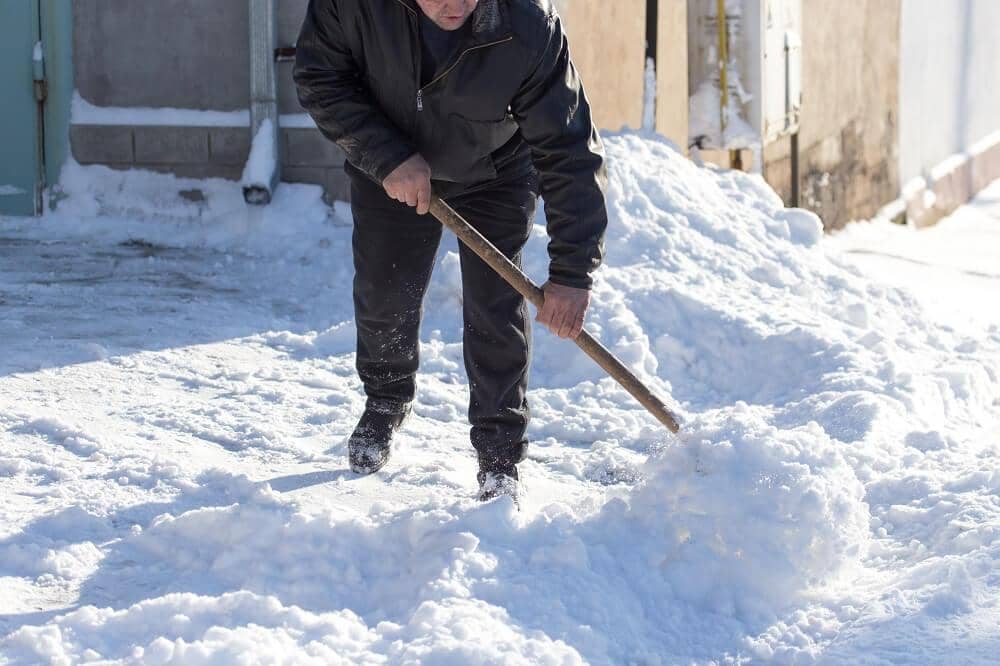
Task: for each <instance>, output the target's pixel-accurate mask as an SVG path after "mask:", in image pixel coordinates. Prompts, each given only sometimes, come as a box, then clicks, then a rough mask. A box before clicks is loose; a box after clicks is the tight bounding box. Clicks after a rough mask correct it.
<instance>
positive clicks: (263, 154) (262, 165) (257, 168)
mask: <svg viewBox="0 0 1000 666" xmlns="http://www.w3.org/2000/svg"><path fill="white" fill-rule="evenodd" d="M276 145H277V141H275V140H274V125H273V124H272V123H271V119H270V118H265V119H264V120H263V121H262V122H261V124H260V127H259V128H257V134H255V135H254V138H253V142H252V143H251V144H250V155H249V157H248V158H247V163H246V166H244V167H243V178H242V180H241V183H242V185H243V187H262V188H265V189H268V190H269V189H270V188H271V179H272V178H273V177H274V170H275V169H276V168H277V160H276V159H275V154H274V147H275V146H276Z"/></svg>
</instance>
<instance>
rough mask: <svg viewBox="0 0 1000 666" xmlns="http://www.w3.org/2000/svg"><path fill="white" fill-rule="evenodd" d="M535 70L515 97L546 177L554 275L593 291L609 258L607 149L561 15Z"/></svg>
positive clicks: (549, 26) (517, 115)
mask: <svg viewBox="0 0 1000 666" xmlns="http://www.w3.org/2000/svg"><path fill="white" fill-rule="evenodd" d="M540 43H541V44H542V45H543V46H542V51H541V53H540V54H539V55H538V59H537V61H536V62H535V64H534V66H533V68H532V71H531V72H530V74H529V75H528V77H527V79H526V80H525V81H524V83H523V84H522V86H521V89H520V90H519V91H518V93H517V95H516V96H515V98H514V100H513V101H512V102H511V112H512V113H513V114H514V119H515V120H516V121H517V123H518V124H519V125H520V127H521V134H522V136H523V137H524V140H525V141H526V142H527V143H528V145H529V146H530V147H531V154H532V161H533V163H534V165H535V168H536V169H537V170H538V173H539V176H540V179H541V194H542V197H543V198H544V200H545V215H546V218H547V220H548V233H549V239H550V240H549V259H550V264H549V279H550V280H551V281H552V282H554V283H556V284H561V285H564V286H568V287H577V288H582V289H589V288H590V286H591V284H592V282H593V281H592V279H591V277H590V274H591V273H592V272H593V271H595V270H596V269H597V268H598V267H599V266H600V265H601V261H602V258H603V255H604V232H605V229H606V228H607V226H608V214H607V209H606V207H605V203H604V188H605V187H606V184H607V173H606V170H605V164H604V147H603V145H602V144H601V138H600V135H598V133H597V129H596V128H595V127H594V124H593V121H592V120H591V116H590V105H589V104H588V102H587V98H586V95H585V94H584V91H583V85H582V84H581V82H580V78H579V76H578V75H577V72H576V68H575V67H574V66H573V63H572V61H571V60H570V56H569V45H568V43H567V40H566V35H565V34H564V32H563V29H562V23H561V21H560V19H559V17H558V16H557V15H550V16H548V17H546V25H545V33H544V34H543V36H542V38H541V40H540Z"/></svg>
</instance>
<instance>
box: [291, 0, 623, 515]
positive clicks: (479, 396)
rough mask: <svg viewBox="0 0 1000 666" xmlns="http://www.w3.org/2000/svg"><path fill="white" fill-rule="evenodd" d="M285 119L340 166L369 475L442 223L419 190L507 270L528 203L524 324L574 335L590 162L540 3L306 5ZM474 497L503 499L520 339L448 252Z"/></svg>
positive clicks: (591, 239) (385, 444)
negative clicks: (538, 288) (316, 139)
mask: <svg viewBox="0 0 1000 666" xmlns="http://www.w3.org/2000/svg"><path fill="white" fill-rule="evenodd" d="M294 78H295V83H296V85H297V87H298V94H299V100H300V102H301V103H302V106H303V107H304V108H305V109H307V110H308V111H309V113H310V114H311V115H312V117H313V118H314V119H315V121H316V124H317V126H318V127H319V129H320V130H321V131H322V133H323V134H324V135H325V136H326V137H327V138H328V139H330V140H332V141H335V142H336V143H337V145H339V146H340V147H341V148H342V149H343V151H344V153H345V154H346V156H347V163H346V164H345V170H346V171H347V173H348V174H349V176H350V178H351V207H352V212H353V216H354V236H353V252H354V266H355V280H354V306H355V314H356V320H357V329H358V347H357V369H358V374H359V375H360V377H361V379H362V381H363V383H364V387H365V393H366V395H367V404H366V407H365V411H364V414H363V415H362V416H361V419H360V421H359V422H358V425H357V428H356V429H355V430H354V433H353V434H352V435H351V437H350V439H349V440H348V449H349V458H350V463H351V467H352V469H353V470H354V471H355V472H358V473H372V472H374V471H377V470H378V469H380V468H381V467H382V466H383V465H385V463H386V461H387V460H388V459H389V456H390V454H391V451H392V448H391V440H392V436H393V433H394V432H395V431H396V430H398V429H399V427H400V426H401V424H402V423H403V421H404V419H405V418H406V416H407V414H409V411H410V402H411V401H412V400H413V397H414V393H415V376H416V372H417V367H418V342H419V326H420V316H421V307H422V305H421V303H422V300H423V296H424V292H425V290H426V287H427V282H428V280H429V278H430V274H431V269H432V267H433V263H434V257H435V254H436V251H437V246H438V242H439V240H440V237H441V225H440V224H439V223H438V222H437V221H436V220H435V219H433V217H431V216H429V215H426V213H427V211H428V206H429V203H430V197H431V193H432V191H433V192H434V193H435V194H437V195H438V196H441V197H442V198H443V199H445V200H446V201H447V202H448V203H449V204H450V205H451V206H453V207H454V208H455V209H456V210H457V211H458V212H459V213H461V214H462V215H463V216H464V217H466V218H467V219H468V220H469V221H470V222H471V223H472V224H473V225H475V226H476V228H477V229H479V231H480V232H482V233H483V234H484V235H485V236H486V237H487V238H489V239H490V241H492V242H493V243H494V244H495V245H496V246H497V247H498V248H499V249H500V250H501V251H502V252H503V253H504V254H505V255H507V256H508V257H509V258H511V259H512V260H513V261H514V262H515V263H517V264H520V261H521V249H522V247H523V246H524V244H525V242H526V241H527V239H528V234H529V231H530V229H531V225H532V219H533V217H534V211H535V205H536V198H537V195H538V194H539V192H540V193H541V195H542V196H543V197H544V199H545V206H546V216H547V218H548V232H549V236H550V239H551V240H550V243H549V254H550V259H551V264H550V270H549V280H548V282H546V283H545V285H544V287H543V289H544V292H545V302H544V306H543V307H542V308H541V309H540V311H539V313H538V315H537V317H536V320H537V321H539V322H541V323H542V324H544V325H546V326H548V327H549V329H550V330H552V331H553V332H554V333H556V334H557V335H559V336H561V337H564V338H574V337H576V336H577V335H579V333H580V330H581V328H582V326H583V321H584V317H585V314H586V310H587V306H588V303H589V289H590V286H591V278H590V274H591V273H592V272H593V271H594V270H595V269H596V268H597V267H598V266H599V265H600V262H601V258H602V253H603V237H604V230H605V227H606V226H607V213H606V210H605V204H604V194H603V188H604V183H605V171H604V158H603V148H602V146H601V142H600V138H599V136H598V134H597V131H596V130H595V129H594V126H593V123H592V121H591V117H590V107H589V105H588V103H587V99H586V97H585V95H584V92H583V88H582V86H581V84H580V80H579V78H578V77H577V73H576V70H575V68H574V67H573V64H572V62H571V61H570V56H569V48H568V45H567V42H566V37H565V35H564V33H563V30H562V25H561V22H560V20H559V17H558V15H557V14H556V13H555V11H554V9H553V8H552V7H551V6H550V0H310V3H309V7H308V10H307V14H306V19H305V22H304V23H303V26H302V31H301V34H300V35H299V40H298V44H297V56H296V62H295V72H294ZM460 258H461V266H462V288H463V316H464V322H465V327H464V333H463V344H464V355H465V367H466V371H467V373H468V376H469V387H470V391H471V397H470V402H469V420H470V422H471V424H472V430H471V433H470V437H471V440H472V445H473V447H474V448H475V450H476V453H477V457H478V460H479V474H478V480H479V485H480V493H479V497H480V499H482V500H488V499H491V498H493V497H496V496H497V495H501V494H504V495H510V496H512V497H513V498H514V499H515V501H516V500H517V493H518V472H517V467H516V465H517V463H519V462H521V461H522V460H523V459H524V456H525V451H526V448H527V437H526V430H527V425H528V417H529V412H528V404H527V400H526V391H527V383H528V366H529V361H530V347H531V330H530V322H529V321H528V313H527V307H526V304H525V301H524V299H523V298H522V297H521V296H520V295H519V294H518V293H517V292H516V291H515V290H514V289H513V288H511V287H510V286H509V285H507V284H506V283H505V282H504V281H503V280H502V279H501V278H500V277H499V276H497V275H496V274H495V273H494V272H493V271H492V270H491V269H490V268H489V267H488V266H487V265H486V264H485V263H483V261H482V260H480V259H479V258H478V257H477V256H476V255H475V254H474V253H473V252H472V251H470V250H469V249H468V248H466V247H464V246H463V247H460Z"/></svg>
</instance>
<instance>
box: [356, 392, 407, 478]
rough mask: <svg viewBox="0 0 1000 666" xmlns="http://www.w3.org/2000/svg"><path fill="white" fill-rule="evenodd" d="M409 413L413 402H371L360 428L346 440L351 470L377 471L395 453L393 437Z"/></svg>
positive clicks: (367, 472)
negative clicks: (393, 450) (393, 451)
mask: <svg viewBox="0 0 1000 666" xmlns="http://www.w3.org/2000/svg"><path fill="white" fill-rule="evenodd" d="M409 413H410V404H409V403H406V404H403V405H398V404H391V405H390V404H384V403H380V402H374V401H369V402H368V405H367V406H366V407H365V413H364V414H362V415H361V419H360V420H359V421H358V425H357V427H355V428H354V432H353V433H352V434H351V438H350V439H348V440H347V451H348V458H349V459H350V462H351V471H353V472H355V473H356V474H371V473H373V472H377V471H379V470H380V469H382V467H383V466H384V465H385V464H386V463H387V462H388V461H389V456H391V455H392V436H393V434H395V432H396V431H397V430H399V427H400V426H401V425H403V421H405V420H406V417H407V416H408V415H409Z"/></svg>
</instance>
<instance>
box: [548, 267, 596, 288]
mask: <svg viewBox="0 0 1000 666" xmlns="http://www.w3.org/2000/svg"><path fill="white" fill-rule="evenodd" d="M549 282H551V283H552V284H558V285H559V286H561V287H572V288H573V289H586V290H587V291H590V289H591V288H592V287H593V285H594V280H593V278H591V277H590V276H589V275H585V276H583V277H579V276H569V275H562V274H558V275H554V274H552V273H551V272H550V273H549Z"/></svg>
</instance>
